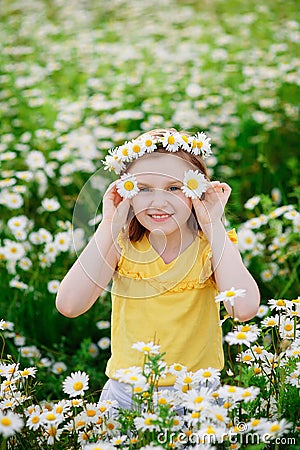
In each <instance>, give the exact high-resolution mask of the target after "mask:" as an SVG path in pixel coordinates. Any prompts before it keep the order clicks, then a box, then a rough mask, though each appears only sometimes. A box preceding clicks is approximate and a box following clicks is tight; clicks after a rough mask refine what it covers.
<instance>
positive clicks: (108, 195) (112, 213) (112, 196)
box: [102, 181, 130, 231]
mask: <svg viewBox="0 0 300 450" xmlns="http://www.w3.org/2000/svg"><path fill="white" fill-rule="evenodd" d="M129 208H130V200H129V199H128V198H123V197H121V196H120V195H119V193H118V191H117V188H116V181H114V182H113V183H111V184H110V185H109V186H108V188H107V190H106V192H105V194H104V196H103V202H102V222H108V223H110V224H112V225H114V226H116V227H117V228H118V229H119V230H120V231H121V229H122V228H123V226H124V225H125V223H126V220H127V217H128V212H129Z"/></svg>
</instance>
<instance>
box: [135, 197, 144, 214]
mask: <svg viewBox="0 0 300 450" xmlns="http://www.w3.org/2000/svg"><path fill="white" fill-rule="evenodd" d="M131 206H132V209H133V211H134V214H139V213H142V212H143V211H144V210H145V207H146V202H145V199H143V198H142V197H141V196H140V195H139V194H138V195H137V196H136V197H134V198H133V199H132V200H131Z"/></svg>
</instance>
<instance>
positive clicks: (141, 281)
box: [106, 232, 224, 386]
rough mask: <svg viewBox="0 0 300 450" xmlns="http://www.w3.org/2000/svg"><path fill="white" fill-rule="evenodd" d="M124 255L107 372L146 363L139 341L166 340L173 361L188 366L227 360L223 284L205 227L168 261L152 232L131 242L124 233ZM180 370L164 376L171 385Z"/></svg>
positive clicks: (217, 364)
mask: <svg viewBox="0 0 300 450" xmlns="http://www.w3.org/2000/svg"><path fill="white" fill-rule="evenodd" d="M118 242H119V245H120V248H121V251H122V253H121V258H120V261H119V263H118V266H117V269H116V272H115V275H114V277H113V284H112V291H111V295H112V329H111V337H112V338H111V353H112V354H111V358H110V359H109V361H108V364H107V368H106V375H107V376H108V377H109V378H114V374H115V371H116V370H117V369H125V368H127V367H130V366H142V365H143V360H144V355H143V354H142V353H140V352H139V351H137V350H134V349H132V348H131V347H132V344H134V343H135V342H139V341H144V342H146V343H147V342H150V341H154V342H155V344H159V345H160V349H161V352H166V354H165V356H164V360H165V361H166V363H167V365H169V366H170V365H172V364H174V363H180V364H183V365H184V366H186V367H187V369H188V370H191V371H196V370H198V369H200V368H207V367H213V368H217V369H221V368H222V367H223V364H224V356H223V348H222V330H221V326H220V325H219V303H216V302H215V296H216V294H217V287H216V284H215V281H214V279H213V276H212V271H211V249H210V245H209V243H208V241H207V240H206V238H205V237H204V235H203V233H202V232H200V233H199V234H198V236H196V238H195V240H194V241H193V243H192V244H191V245H190V246H189V247H188V248H187V249H185V251H183V252H182V253H181V254H180V255H179V256H178V257H177V258H176V259H175V260H173V261H172V262H170V263H169V264H167V263H165V262H164V261H163V259H162V258H161V257H160V255H159V254H158V253H157V252H156V251H155V250H154V248H153V247H152V245H151V244H150V242H149V240H148V238H147V237H146V235H144V237H143V238H142V239H141V240H140V241H138V242H130V240H129V239H127V238H126V237H125V236H124V235H120V236H119V238H118ZM174 382H175V376H173V375H171V374H168V375H167V377H166V378H162V379H161V380H160V382H159V385H161V386H170V385H173V384H174Z"/></svg>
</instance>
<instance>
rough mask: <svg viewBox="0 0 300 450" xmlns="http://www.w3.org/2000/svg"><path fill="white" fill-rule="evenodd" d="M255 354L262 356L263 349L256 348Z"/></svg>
mask: <svg viewBox="0 0 300 450" xmlns="http://www.w3.org/2000/svg"><path fill="white" fill-rule="evenodd" d="M254 351H255V353H257V354H258V355H261V354H262V349H261V348H260V347H255V348H254Z"/></svg>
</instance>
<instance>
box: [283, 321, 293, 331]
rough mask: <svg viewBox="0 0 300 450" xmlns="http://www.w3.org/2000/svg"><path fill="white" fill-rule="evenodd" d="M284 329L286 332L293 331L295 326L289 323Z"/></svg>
mask: <svg viewBox="0 0 300 450" xmlns="http://www.w3.org/2000/svg"><path fill="white" fill-rule="evenodd" d="M284 329H285V330H286V331H291V330H292V329H293V325H291V324H290V323H287V324H286V325H285V327H284Z"/></svg>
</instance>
